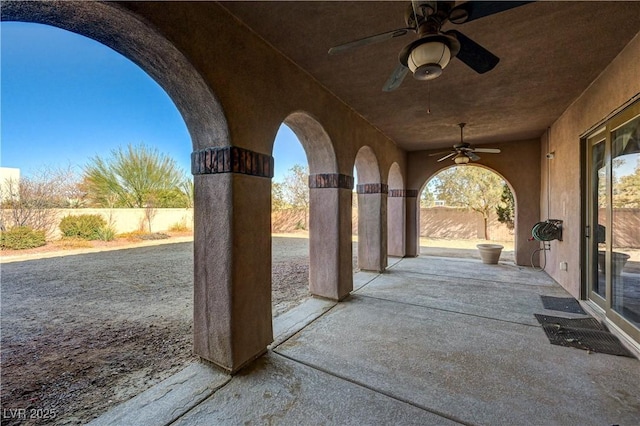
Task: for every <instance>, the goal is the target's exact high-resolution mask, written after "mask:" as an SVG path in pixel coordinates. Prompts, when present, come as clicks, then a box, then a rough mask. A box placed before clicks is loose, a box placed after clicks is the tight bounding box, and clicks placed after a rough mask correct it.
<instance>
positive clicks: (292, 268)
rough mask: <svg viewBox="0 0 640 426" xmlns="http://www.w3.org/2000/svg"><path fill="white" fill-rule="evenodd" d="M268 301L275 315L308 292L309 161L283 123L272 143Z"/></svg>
mask: <svg viewBox="0 0 640 426" xmlns="http://www.w3.org/2000/svg"><path fill="white" fill-rule="evenodd" d="M273 157H274V177H273V179H272V182H271V250H272V252H271V253H272V254H271V257H272V261H271V296H272V299H271V303H272V305H273V317H274V318H275V317H277V316H279V315H281V314H283V313H284V312H286V311H288V310H289V309H291V308H293V307H295V306H297V305H298V304H300V303H302V302H303V301H304V300H305V299H307V298H308V297H309V296H310V295H311V294H310V293H309V165H308V162H307V154H306V153H305V151H304V148H303V147H302V144H301V143H300V140H299V139H298V137H297V136H296V134H295V133H294V132H293V131H292V130H291V128H289V127H288V126H287V125H286V124H282V125H281V126H280V128H279V129H278V133H277V134H276V138H275V143H274V145H273Z"/></svg>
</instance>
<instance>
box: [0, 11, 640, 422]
mask: <svg viewBox="0 0 640 426" xmlns="http://www.w3.org/2000/svg"><path fill="white" fill-rule="evenodd" d="M416 3H419V4H420V5H419V6H420V9H421V13H422V15H421V16H422V18H421V19H423V22H426V23H427V24H426V25H425V26H422V27H420V28H418V26H416V27H415V28H413V27H410V28H408V29H406V28H405V30H406V31H405V32H406V33H411V35H410V36H407V37H408V38H403V37H392V39H390V40H387V41H388V43H380V44H376V45H375V46H365V47H364V48H363V49H359V50H357V51H355V52H353V53H352V54H351V53H349V54H343V55H328V49H330V48H331V47H334V46H339V45H341V44H343V43H345V42H349V41H350V40H354V39H358V38H361V37H366V36H370V35H372V34H378V33H384V32H385V31H386V32H389V31H390V30H393V29H394V28H400V27H403V26H406V25H408V24H406V23H403V20H404V19H405V16H409V17H411V15H412V14H413V16H414V17H415V16H417V14H414V12H413V11H412V3H411V2H408V1H407V2H397V1H387V2H355V1H354V2H331V1H328V2H267V1H265V2H48V1H44V2H41V1H33V2H22V1H5V2H3V5H2V6H3V7H2V11H1V13H2V19H3V20H16V21H27V22H36V23H42V24H47V25H54V26H58V27H60V28H63V29H67V30H69V31H74V32H77V33H79V34H82V35H85V36H87V37H91V38H93V39H94V40H97V41H99V42H101V43H103V44H105V45H107V46H109V47H111V48H112V49H114V50H116V51H118V52H120V53H121V54H122V55H124V56H126V57H127V58H129V59H130V60H132V61H134V62H135V63H137V64H138V65H139V66H140V67H141V68H142V69H144V70H145V71H146V72H147V73H148V74H149V75H150V76H151V77H153V78H154V79H155V80H156V81H157V82H158V84H159V85H160V86H162V88H163V89H164V90H165V91H166V92H167V94H168V95H169V96H170V97H171V99H172V100H173V101H174V102H175V104H176V106H177V108H178V109H179V111H180V113H181V115H182V117H183V118H184V120H185V124H186V125H187V127H188V129H189V132H190V135H191V138H192V144H193V153H192V156H191V160H192V163H191V164H192V173H193V175H194V186H195V201H194V203H195V206H194V218H195V219H194V221H195V225H194V230H195V236H194V274H193V279H194V314H193V326H194V335H193V347H194V353H195V354H196V355H197V356H198V357H200V358H201V359H203V360H206V361H203V362H209V363H211V364H215V365H216V366H217V367H218V368H219V369H220V370H221V371H223V373H221V372H219V371H217V370H214V369H213V368H209V367H207V366H206V364H198V365H194V366H192V367H190V368H189V369H187V371H185V372H183V374H182V375H181V376H179V377H175V378H173V379H171V380H173V381H171V380H170V381H169V382H168V383H165V385H163V386H164V387H160V388H154V389H152V390H150V391H149V392H148V393H145V394H142V395H140V396H139V397H138V398H135V399H134V400H132V401H130V402H129V403H127V404H125V406H124V407H123V408H119V409H117V410H116V411H114V412H112V413H108V414H107V416H106V417H105V418H104V419H102V420H100V422H103V423H108V422H109V421H110V420H111V421H113V423H115V424H149V423H150V422H157V423H158V424H166V423H169V422H170V421H174V420H178V422H183V423H184V424H198V423H199V422H200V423H201V424H211V423H215V422H216V421H219V422H220V423H225V422H228V423H235V422H236V421H237V419H243V420H247V421H249V420H252V419H253V420H256V422H259V423H269V422H273V423H284V424H287V423H288V424H300V423H302V424H305V423H308V422H305V421H303V420H305V419H307V420H308V419H314V420H317V421H315V422H314V423H323V422H324V423H338V424H348V423H357V424H363V423H411V422H415V423H420V424H428V423H434V424H442V423H445V422H447V421H452V422H459V423H463V424H475V423H478V424H479V423H485V424H487V423H491V424H498V423H515V424H525V423H529V424H540V423H575V424H605V423H606V424H626V423H637V419H638V413H640V404H639V403H638V385H637V384H638V383H639V382H640V369H638V361H637V360H636V359H633V358H625V357H617V356H611V355H601V354H588V353H586V352H585V351H580V350H574V349H568V348H563V347H558V346H552V345H550V344H549V343H548V341H547V339H546V337H545V333H544V332H543V330H542V328H541V327H540V326H539V324H537V321H536V320H535V318H534V314H540V313H543V314H544V313H546V312H545V311H544V310H543V308H542V305H541V301H540V300H541V299H540V296H543V295H546V296H559V295H561V296H563V297H573V298H575V299H579V300H580V303H581V304H582V305H583V307H584V308H585V309H588V310H589V312H591V313H592V314H594V315H597V316H598V319H600V320H603V322H605V323H606V324H607V326H608V327H611V329H612V330H614V331H616V333H617V334H618V335H619V336H620V338H621V339H623V340H625V342H627V343H628V344H629V346H631V347H632V349H633V348H635V349H634V350H637V348H638V342H640V328H638V327H639V323H638V322H637V320H636V319H634V318H635V317H632V316H631V315H629V314H628V311H629V308H632V309H635V307H636V306H637V304H636V302H637V294H636V293H635V292H634V293H629V292H628V290H629V287H630V285H628V284H627V282H626V281H625V280H624V279H623V278H629V277H631V278H633V279H634V280H635V283H636V284H637V282H638V280H637V278H638V276H637V274H635V275H634V272H633V271H634V270H636V269H635V268H636V267H637V264H635V265H633V264H632V262H627V265H630V266H633V268H631V267H630V266H626V268H627V269H626V270H623V271H621V273H620V274H618V273H617V272H615V271H614V267H613V265H614V264H615V263H614V262H613V259H614V256H615V254H616V253H618V252H624V251H626V250H627V249H634V250H635V249H637V247H638V246H640V243H638V241H640V240H638V239H637V238H640V237H637V238H636V236H635V234H633V233H632V232H630V231H629V230H633V229H638V227H637V226H636V225H634V224H637V223H638V222H634V221H636V220H637V219H638V217H640V216H639V212H640V208H637V207H634V206H633V205H632V204H633V203H635V202H640V201H638V196H639V195H638V194H637V193H633V194H632V196H631V197H629V200H630V202H627V201H629V200H622V201H621V200H619V199H617V198H616V194H617V192H616V191H615V185H616V182H621V181H622V178H625V179H626V180H627V181H631V178H632V176H633V173H635V172H634V171H633V170H635V169H633V164H635V162H636V161H637V160H638V159H639V158H640V142H639V141H640V130H639V129H640V80H639V79H638V76H639V75H640V61H639V60H638V58H640V35H639V33H638V29H639V28H640V2H638V1H629V2H606V1H603V2H555V1H549V2H516V3H517V4H516V5H515V6H517V7H513V8H509V9H508V10H503V11H501V10H499V12H500V13H493V14H491V13H490V14H489V15H487V16H480V17H481V18H482V19H478V20H477V21H476V20H473V22H468V23H464V24H462V25H461V26H459V27H458V26H457V24H455V23H454V22H453V20H450V19H449V18H454V16H452V15H449V14H448V11H451V10H453V9H452V8H453V7H458V6H459V4H458V3H455V2H423V1H420V2H416ZM523 3H526V4H523ZM465 4H466V3H465ZM472 4H485V3H484V2H473V3H472ZM486 4H488V3H486ZM469 7H472V6H471V5H470V4H466V6H463V9H464V8H469ZM482 7H484V6H482ZM438 10H440V11H442V10H444V11H447V12H446V13H445V14H444V15H446V16H445V17H446V19H444V18H443V17H442V16H444V15H437V13H438V12H437V11H438ZM457 10H458V11H459V10H460V9H457ZM407 11H409V12H408V15H407ZM486 11H487V10H485V11H484V12H486ZM434 13H435V14H436V15H434ZM481 15H482V14H481ZM433 16H436V18H435V19H437V20H442V19H444V21H443V22H440V21H439V22H436V23H437V25H435V23H434V21H433V19H432V17H433ZM415 19H416V20H417V19H418V18H417V17H416V18H415ZM440 24H442V25H440ZM454 24H455V25H454ZM429 26H431V27H432V28H431V30H432V32H431V33H429V34H426V35H425V34H424V31H423V30H424V29H425V28H426V27H429ZM436 27H437V28H436ZM453 28H458V29H459V31H458V30H455V31H458V33H459V34H463V33H464V34H463V35H460V36H458V37H459V40H465V38H472V39H473V40H476V41H477V43H478V44H481V45H482V46H485V47H486V48H487V49H489V50H491V51H492V52H493V53H495V55H497V57H499V58H500V60H499V63H497V64H496V67H495V69H492V70H487V72H482V73H480V72H476V71H477V70H474V69H470V68H469V67H467V66H465V65H468V64H467V63H463V62H464V61H462V59H461V58H460V57H458V58H453V59H455V60H454V61H451V64H450V65H447V68H446V69H443V72H442V75H441V76H440V77H438V78H437V79H435V80H433V81H428V82H425V81H420V80H418V79H414V78H412V77H411V76H408V77H407V78H406V79H404V81H403V83H402V85H401V87H399V88H397V89H396V90H394V91H390V92H389V91H383V90H382V88H383V87H386V86H385V80H386V79H387V78H388V76H389V73H391V72H392V71H393V70H394V67H396V69H398V68H397V67H398V53H399V52H403V51H404V50H402V49H404V48H405V47H406V46H413V44H411V43H413V42H414V41H417V42H418V44H419V45H421V44H422V43H423V42H426V41H428V40H432V39H433V40H442V37H444V35H445V34H449V35H450V34H458V33H456V32H451V31H454V30H453ZM427 29H428V28H427ZM414 30H416V31H414ZM417 30H420V31H417ZM416 32H421V34H420V35H418V34H415V33H416ZM391 34H394V33H391ZM423 36H425V37H423ZM421 37H423V38H421ZM444 38H445V39H447V40H449V41H450V38H447V37H444ZM407 43H409V44H407ZM468 46H469V45H468ZM480 51H482V50H480ZM467 53H468V52H467ZM484 56H485V57H486V56H487V55H484ZM458 59H460V60H458ZM425 65H429V64H425ZM400 70H401V71H403V72H404V71H406V70H403V69H402V68H400ZM463 122H464V123H467V126H466V127H465V141H466V142H468V143H470V144H471V145H472V146H474V147H478V148H482V147H484V149H485V151H484V152H491V151H486V149H489V150H492V151H493V152H494V153H495V152H496V151H497V150H500V153H499V154H497V155H496V154H493V155H484V154H482V155H481V156H480V157H482V158H480V159H475V157H474V158H473V159H472V158H466V161H467V162H471V163H473V164H472V165H471V166H478V167H484V168H488V169H491V170H492V171H494V172H496V173H497V174H499V175H500V176H501V177H502V178H503V179H504V180H505V181H506V182H507V184H508V185H509V186H510V188H511V190H512V192H513V194H514V197H515V200H516V209H515V213H514V222H515V229H514V235H515V247H514V259H515V263H514V264H500V265H498V266H495V267H488V266H485V265H482V264H480V263H479V262H478V261H472V260H452V259H437V258H434V257H428V258H427V257H424V258H422V257H416V256H418V255H419V254H420V253H419V250H420V247H419V235H418V229H419V221H420V217H419V216H420V210H419V205H420V198H419V197H420V193H421V191H422V189H423V188H424V186H425V184H426V182H427V181H428V180H429V179H430V178H431V177H432V176H434V175H435V174H436V173H438V172H439V171H441V170H443V169H445V168H448V167H452V166H454V165H457V164H458V163H457V162H455V163H454V162H453V161H450V160H451V159H453V157H451V158H448V159H447V161H442V162H440V161H438V159H439V158H440V155H441V152H442V151H443V150H446V151H450V150H451V149H452V146H454V145H455V144H457V143H458V142H460V139H461V135H460V128H459V127H458V123H463ZM283 124H285V125H287V126H289V127H290V128H291V129H292V130H293V131H294V133H295V134H296V135H297V136H298V138H299V140H300V143H301V145H302V146H303V148H304V150H305V152H306V155H307V160H308V163H309V170H310V175H311V176H310V177H309V193H310V196H309V198H310V203H309V204H310V213H309V229H310V249H309V257H310V267H309V289H310V292H311V293H312V294H313V295H314V296H316V299H313V301H312V302H309V303H308V304H306V305H303V306H302V307H300V308H298V309H296V310H294V311H291V312H290V313H289V314H287V315H283V316H282V317H279V318H278V321H276V322H273V321H272V311H271V266H272V259H271V241H272V240H271V226H270V225H271V219H270V214H271V178H272V177H273V167H274V163H275V161H277V158H274V157H273V156H272V153H273V144H274V138H275V135H276V133H277V130H278V128H279V127H280V126H281V125H283ZM25 150H28V147H26V148H25ZM623 157H624V158H623ZM627 162H628V163H629V164H627ZM622 163H624V164H625V165H624V167H621V166H620V164H622ZM638 164H640V163H638ZM638 172H639V173H640V169H638ZM356 177H357V179H356ZM616 178H618V179H617V180H616ZM628 187H630V186H627V188H628ZM354 190H355V192H357V197H358V206H359V209H358V215H359V216H358V225H359V226H358V229H359V245H358V266H359V268H360V269H361V270H367V271H371V272H360V273H358V274H355V275H354V274H353V268H352V254H353V253H352V240H351V238H352V236H351V233H352V223H351V213H352V200H353V192H354ZM623 201H624V202H623ZM623 211H625V212H627V211H628V213H629V216H628V217H627V216H623V215H622V214H621V213H622V212H623ZM548 219H553V220H555V221H556V222H555V223H560V222H558V221H561V223H562V238H554V239H552V240H550V241H546V242H545V243H544V246H543V245H542V244H540V247H541V248H542V247H544V248H545V250H544V251H543V253H544V254H545V255H546V256H547V257H546V260H547V268H546V270H545V272H544V273H539V272H533V271H532V270H531V269H529V268H527V265H530V255H531V244H530V242H529V241H528V238H529V237H530V236H531V233H532V227H533V226H534V225H536V223H538V222H540V221H546V220H548ZM600 229H602V230H603V231H602V232H600ZM622 237H624V238H622ZM634 247H635V248H634ZM601 253H602V255H603V256H604V260H605V268H606V272H605V270H602V269H600V267H599V266H598V263H597V260H598V257H599V255H600V254H601ZM388 255H393V256H397V258H392V259H395V260H392V261H389V260H388ZM398 258H400V259H401V260H398ZM618 269H620V268H618ZM618 269H616V271H617V270H618ZM621 277H622V278H621ZM625 286H626V288H625ZM599 292H601V293H602V294H603V295H604V296H602V295H601V294H600V293H599ZM629 295H630V296H629ZM634 342H635V343H634ZM265 354H266V356H263V355H265ZM128 404H133V405H128ZM136 404H137V405H136ZM118 410H119V411H118ZM161 413H164V414H161ZM120 416H126V419H125V417H120ZM129 416H134V417H135V416H139V417H135V418H131V417H129ZM400 416H404V417H400ZM116 419H117V420H116ZM120 419H122V420H120ZM363 419H364V420H363ZM398 419H404V420H402V421H399V420H398Z"/></svg>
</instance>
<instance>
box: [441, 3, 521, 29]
mask: <svg viewBox="0 0 640 426" xmlns="http://www.w3.org/2000/svg"><path fill="white" fill-rule="evenodd" d="M528 3H533V2H532V1H468V2H466V3H462V4H461V5H459V6H456V7H454V8H453V9H451V12H450V13H449V21H451V22H453V23H454V24H462V23H465V22H469V21H474V20H476V19H480V18H484V17H485V16H489V15H495V14H496V13H500V12H504V11H505V10H509V9H513V8H515V7H519V6H524V5H525V4H528Z"/></svg>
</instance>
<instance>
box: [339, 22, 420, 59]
mask: <svg viewBox="0 0 640 426" xmlns="http://www.w3.org/2000/svg"><path fill="white" fill-rule="evenodd" d="M409 31H415V29H413V28H399V29H397V30H393V31H387V32H386V33H381V34H376V35H373V36H369V37H365V38H361V39H358V40H354V41H350V42H348V43H345V44H341V45H339V46H334V47H332V48H331V49H329V55H337V54H338V53H342V52H344V51H346V50H351V49H355V48H358V47H362V46H366V45H369V44H374V43H380V42H383V41H386V40H391V39H392V38H396V37H402V36H403V35H405V34H406V33H408V32H409Z"/></svg>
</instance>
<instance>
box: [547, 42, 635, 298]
mask: <svg viewBox="0 0 640 426" xmlns="http://www.w3.org/2000/svg"><path fill="white" fill-rule="evenodd" d="M639 93H640V34H638V35H636V36H635V38H634V39H633V40H631V42H630V43H629V44H628V45H627V46H626V48H625V49H624V50H623V51H622V52H621V53H620V54H619V55H618V56H617V57H616V58H615V59H614V60H613V61H612V62H611V64H610V65H609V66H608V67H607V68H606V69H605V71H604V72H603V73H602V74H601V75H600V76H599V77H598V78H596V80H594V81H593V83H592V84H591V86H589V88H588V89H587V90H586V91H585V92H584V93H583V94H582V95H581V96H580V97H579V98H578V99H577V100H576V101H575V102H574V103H573V104H572V105H571V106H570V107H569V108H567V110H566V111H565V112H564V113H563V114H562V116H560V118H559V119H558V120H557V121H556V122H555V123H553V125H552V126H551V128H550V131H549V135H548V140H547V135H544V137H543V141H542V146H541V151H540V163H541V168H542V173H541V177H542V191H541V206H540V207H541V209H540V216H541V217H542V218H545V219H546V218H547V210H549V217H550V218H552V219H562V220H563V221H564V231H563V241H561V242H558V241H554V242H553V243H552V244H551V250H550V251H549V252H547V268H546V271H547V273H548V274H549V275H550V276H551V277H553V279H555V280H556V281H557V282H558V283H560V284H561V285H562V286H563V287H564V288H565V289H567V291H569V292H570V293H571V294H572V295H573V296H574V297H580V290H581V288H580V287H581V285H580V267H581V266H580V265H581V261H582V260H581V250H580V244H581V238H582V235H583V230H582V229H581V212H582V209H581V193H582V192H581V191H582V188H581V185H580V172H581V169H582V167H583V163H584V160H583V159H582V158H581V151H580V145H581V143H580V138H581V137H582V136H585V135H586V133H587V132H588V131H589V130H590V129H592V128H594V126H596V125H598V124H600V123H601V122H602V121H603V120H605V119H606V118H608V117H609V116H610V115H611V114H612V113H613V112H615V111H616V110H617V109H619V108H620V107H622V106H624V105H625V104H626V103H627V102H629V101H630V100H631V99H632V98H634V96H638V94H639ZM547 151H554V152H555V157H554V158H553V160H547V159H546V157H545V154H546V152H547ZM547 176H549V177H550V179H549V181H550V184H548V182H547ZM547 188H549V191H547ZM548 195H549V201H550V202H549V205H548V206H547V196H548ZM560 262H567V263H568V270H567V271H561V270H560V268H559V264H560Z"/></svg>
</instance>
